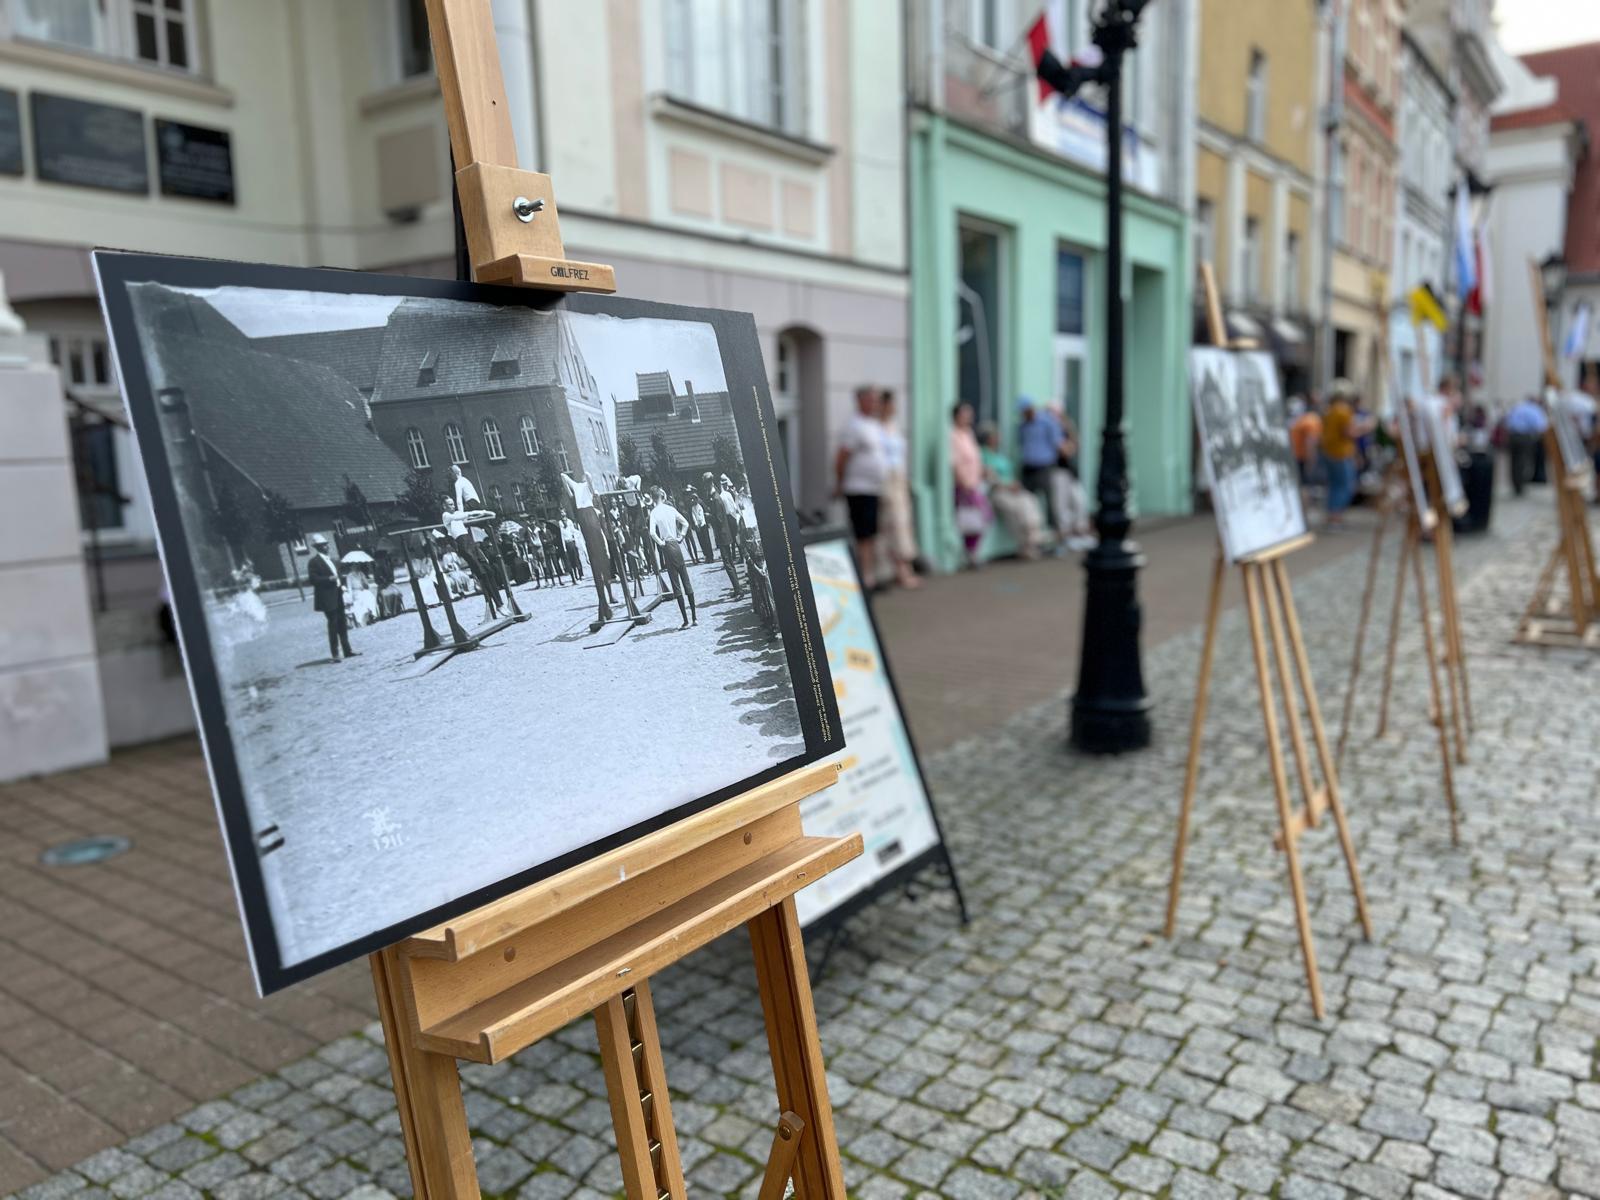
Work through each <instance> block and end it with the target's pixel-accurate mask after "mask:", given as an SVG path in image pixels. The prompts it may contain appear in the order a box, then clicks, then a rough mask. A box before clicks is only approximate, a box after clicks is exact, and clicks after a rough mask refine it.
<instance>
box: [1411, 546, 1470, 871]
mask: <svg viewBox="0 0 1600 1200" xmlns="http://www.w3.org/2000/svg"><path fill="white" fill-rule="evenodd" d="M1412 565H1413V566H1414V567H1415V575H1416V585H1417V604H1418V606H1419V607H1420V608H1421V609H1422V656H1423V657H1424V658H1425V659H1427V660H1428V693H1429V695H1431V696H1432V697H1433V706H1434V707H1435V708H1437V709H1439V710H1440V711H1441V712H1442V711H1443V707H1442V706H1443V700H1442V699H1441V698H1440V696H1439V659H1438V657H1437V656H1436V655H1435V654H1434V649H1433V619H1432V618H1431V617H1430V616H1429V615H1428V573H1427V572H1426V571H1424V570H1423V569H1422V556H1421V555H1420V554H1419V555H1417V557H1416V558H1415V559H1414V560H1412ZM1439 762H1440V764H1441V765H1442V766H1443V768H1444V798H1445V802H1446V803H1447V804H1449V806H1450V840H1451V841H1452V842H1453V843H1455V844H1457V845H1459V844H1460V843H1461V830H1460V828H1459V826H1458V821H1457V816H1456V784H1455V776H1454V772H1453V770H1452V768H1451V766H1450V736H1449V734H1448V733H1447V732H1446V730H1445V723H1444V722H1443V721H1442V720H1441V721H1440V722H1439Z"/></svg>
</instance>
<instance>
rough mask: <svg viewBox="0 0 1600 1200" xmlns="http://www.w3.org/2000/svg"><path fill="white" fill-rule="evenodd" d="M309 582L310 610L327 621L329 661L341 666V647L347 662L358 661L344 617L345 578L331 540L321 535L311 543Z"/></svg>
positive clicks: (307, 569)
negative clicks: (335, 559) (334, 557)
mask: <svg viewBox="0 0 1600 1200" xmlns="http://www.w3.org/2000/svg"><path fill="white" fill-rule="evenodd" d="M306 578H307V579H309V580H310V581H311V590H312V602H311V607H312V608H314V609H315V610H316V611H317V612H319V613H321V614H322V615H323V616H324V617H326V618H327V619H328V657H329V658H331V659H333V661H334V662H338V661H339V650H340V648H341V647H342V648H343V649H344V656H345V657H346V658H355V657H356V652H355V651H354V650H352V649H350V626H349V624H348V623H347V622H346V621H345V616H344V577H343V576H341V575H340V574H339V564H338V563H336V562H335V561H334V560H333V555H332V554H330V553H328V539H327V538H325V537H323V536H322V535H321V534H320V533H319V534H316V535H314V536H313V537H312V539H311V561H310V562H308V563H306Z"/></svg>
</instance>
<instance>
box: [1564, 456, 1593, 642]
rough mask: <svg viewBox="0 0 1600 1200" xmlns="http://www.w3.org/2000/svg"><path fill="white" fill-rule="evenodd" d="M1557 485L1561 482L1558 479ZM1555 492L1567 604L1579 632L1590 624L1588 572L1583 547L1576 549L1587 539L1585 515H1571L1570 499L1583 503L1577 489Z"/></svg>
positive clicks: (1571, 501) (1571, 504) (1571, 503)
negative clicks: (1558, 506) (1568, 595)
mask: <svg viewBox="0 0 1600 1200" xmlns="http://www.w3.org/2000/svg"><path fill="white" fill-rule="evenodd" d="M1557 486H1560V481H1559V479H1558V481H1557ZM1558 496H1559V500H1558V503H1559V504H1560V505H1561V508H1562V515H1561V518H1560V521H1561V527H1562V533H1561V544H1562V551H1563V553H1564V554H1565V556H1566V561H1567V583H1568V591H1569V592H1570V593H1571V599H1570V600H1569V602H1568V607H1569V608H1570V610H1571V612H1572V624H1573V626H1574V627H1575V628H1576V629H1577V631H1578V632H1579V633H1580V634H1581V633H1583V631H1584V630H1586V629H1587V628H1589V620H1590V616H1591V614H1590V612H1589V597H1588V592H1589V583H1590V579H1589V572H1588V570H1587V568H1586V567H1585V565H1584V561H1583V557H1584V556H1583V551H1582V550H1581V549H1579V543H1580V541H1582V542H1587V541H1588V533H1589V527H1588V518H1587V517H1586V516H1585V515H1584V514H1583V513H1582V511H1579V512H1578V514H1577V519H1576V520H1574V518H1573V501H1574V500H1577V501H1578V502H1579V504H1581V503H1582V498H1581V497H1579V496H1578V495H1577V494H1576V493H1574V492H1572V491H1570V489H1568V488H1566V487H1560V491H1559V492H1558Z"/></svg>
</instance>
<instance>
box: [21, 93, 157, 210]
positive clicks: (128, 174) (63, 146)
mask: <svg viewBox="0 0 1600 1200" xmlns="http://www.w3.org/2000/svg"><path fill="white" fill-rule="evenodd" d="M29 102H30V111H31V112H32V115H33V158H34V170H35V171H36V172H37V173H38V176H39V178H40V179H43V180H46V181H47V182H50V183H71V184H76V185H78V186H79V187H92V188H104V189H106V190H107V191H112V192H137V193H144V192H148V191H149V190H150V166H149V163H148V161H147V157H148V155H147V152H146V149H145V140H144V114H143V113H141V112H139V111H138V110H137V109H132V108H118V107H117V106H115V105H112V104H94V103H91V102H90V101H88V100H77V99H74V98H73V97H71V96H52V95H51V94H50V93H48V92H34V93H32V94H31V95H30V96H29Z"/></svg>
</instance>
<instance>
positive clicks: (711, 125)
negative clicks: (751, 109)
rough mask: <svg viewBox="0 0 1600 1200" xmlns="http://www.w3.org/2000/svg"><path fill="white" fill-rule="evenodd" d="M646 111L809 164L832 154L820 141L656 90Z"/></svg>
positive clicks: (823, 161)
mask: <svg viewBox="0 0 1600 1200" xmlns="http://www.w3.org/2000/svg"><path fill="white" fill-rule="evenodd" d="M650 115H651V116H653V117H655V118H656V119H658V120H664V121H673V122H676V123H677V124H679V125H689V126H692V127H693V128H695V129H702V130H705V131H707V132H708V133H716V134H721V135H722V136H723V137H728V138H734V139H736V140H738V141H741V142H745V143H746V144H748V145H751V146H759V147H760V148H761V149H763V150H770V151H772V152H774V153H776V154H782V155H785V156H786V157H788V158H792V159H794V160H796V161H797V162H803V163H808V164H810V165H811V166H821V165H823V164H824V163H826V162H827V161H828V160H829V159H830V158H832V157H833V155H834V148H833V147H832V146H826V145H823V144H822V143H821V142H813V141H811V140H810V139H808V138H802V137H795V136H794V135H793V134H788V133H784V132H783V131H781V130H778V129H772V128H769V127H768V126H765V125H757V124H754V123H753V122H750V121H742V120H740V119H739V118H738V117H730V116H728V115H727V114H725V113H719V112H715V111H713V110H712V109H709V108H701V107H700V106H699V105H698V104H690V103H688V102H686V101H683V100H679V99H677V98H676V97H673V96H668V95H665V94H664V93H660V92H658V93H656V94H655V95H653V96H651V97H650Z"/></svg>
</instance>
